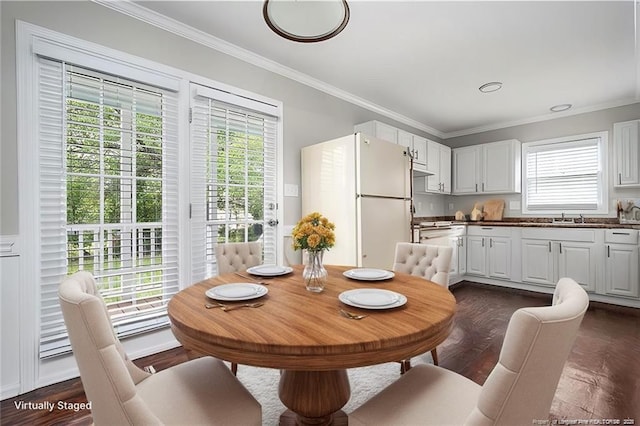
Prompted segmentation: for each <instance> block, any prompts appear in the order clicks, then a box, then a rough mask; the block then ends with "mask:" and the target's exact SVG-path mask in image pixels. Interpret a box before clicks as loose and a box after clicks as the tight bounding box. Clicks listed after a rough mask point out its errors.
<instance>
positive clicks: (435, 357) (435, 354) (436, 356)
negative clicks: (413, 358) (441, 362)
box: [431, 348, 438, 365]
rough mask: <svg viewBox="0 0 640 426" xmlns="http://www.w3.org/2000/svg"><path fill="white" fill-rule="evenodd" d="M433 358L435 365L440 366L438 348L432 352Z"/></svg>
mask: <svg viewBox="0 0 640 426" xmlns="http://www.w3.org/2000/svg"><path fill="white" fill-rule="evenodd" d="M431 358H433V365H438V351H437V350H436V348H433V349H432V350H431Z"/></svg>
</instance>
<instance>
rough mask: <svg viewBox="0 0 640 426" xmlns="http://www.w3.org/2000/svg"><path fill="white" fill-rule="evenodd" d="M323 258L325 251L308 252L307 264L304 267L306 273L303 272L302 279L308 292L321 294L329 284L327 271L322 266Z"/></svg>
mask: <svg viewBox="0 0 640 426" xmlns="http://www.w3.org/2000/svg"><path fill="white" fill-rule="evenodd" d="M323 256H324V250H319V251H308V252H307V263H306V264H305V265H304V271H302V278H303V279H304V282H305V285H306V286H307V290H309V291H311V292H314V293H320V292H321V291H322V290H324V286H325V285H326V284H327V270H326V269H324V265H323V264H322V257H323Z"/></svg>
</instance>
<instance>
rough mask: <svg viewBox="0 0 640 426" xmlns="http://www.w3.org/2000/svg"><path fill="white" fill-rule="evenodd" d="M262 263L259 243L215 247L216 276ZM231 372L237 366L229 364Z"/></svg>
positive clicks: (226, 244)
mask: <svg viewBox="0 0 640 426" xmlns="http://www.w3.org/2000/svg"><path fill="white" fill-rule="evenodd" d="M261 263H262V244H261V243H260V242H259V241H253V242H247V243H223V244H217V245H216V264H217V267H218V275H221V274H228V273H231V272H243V271H246V270H247V269H249V268H251V267H252V266H257V265H260V264H261ZM231 372H232V373H233V374H234V375H235V374H237V373H238V364H236V363H235V362H232V363H231Z"/></svg>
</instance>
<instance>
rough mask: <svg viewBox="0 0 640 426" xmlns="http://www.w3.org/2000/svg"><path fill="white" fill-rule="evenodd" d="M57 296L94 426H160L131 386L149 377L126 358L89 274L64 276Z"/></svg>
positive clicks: (158, 421)
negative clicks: (109, 425) (111, 425)
mask: <svg viewBox="0 0 640 426" xmlns="http://www.w3.org/2000/svg"><path fill="white" fill-rule="evenodd" d="M58 296H59V300H60V306H61V308H62V314H63V316H64V321H65V323H66V325H67V330H68V332H69V340H70V341H71V347H72V349H73V353H74V355H75V358H76V361H77V363H78V369H79V370H80V377H81V379H82V385H83V387H84V390H85V393H86V395H87V400H88V401H91V402H92V404H91V405H92V406H91V414H92V416H93V421H94V423H95V424H97V425H100V424H121V425H128V424H160V423H161V422H160V420H159V419H158V418H157V417H156V416H155V415H154V414H153V413H152V412H151V411H150V410H149V409H148V407H147V406H146V404H145V403H144V402H143V401H142V399H141V398H140V397H138V395H137V393H136V386H135V385H136V384H137V383H140V382H141V381H143V380H144V379H146V378H147V377H148V376H149V375H150V374H149V373H146V372H145V371H144V370H141V369H140V368H138V367H137V366H136V365H135V364H133V362H131V360H129V358H128V357H127V355H126V354H125V352H124V349H123V347H122V345H121V344H120V341H119V340H118V339H117V338H116V336H115V334H114V330H113V326H112V324H111V320H110V318H109V314H108V312H107V307H106V305H105V304H104V301H103V300H102V297H101V296H100V294H99V293H98V289H97V286H96V282H95V280H94V278H93V276H92V275H91V274H90V273H88V272H84V271H81V272H77V273H75V274H73V275H72V276H70V277H67V278H66V279H65V280H64V281H63V282H62V284H61V285H60V287H59V289H58Z"/></svg>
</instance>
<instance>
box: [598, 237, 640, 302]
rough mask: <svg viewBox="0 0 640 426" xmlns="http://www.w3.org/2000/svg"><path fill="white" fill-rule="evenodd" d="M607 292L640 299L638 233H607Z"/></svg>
mask: <svg viewBox="0 0 640 426" xmlns="http://www.w3.org/2000/svg"><path fill="white" fill-rule="evenodd" d="M605 245H606V261H605V292H606V294H609V295H612V296H625V297H633V298H638V297H640V276H639V272H638V268H639V265H640V251H639V250H638V231H637V230H633V229H620V230H607V231H605Z"/></svg>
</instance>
